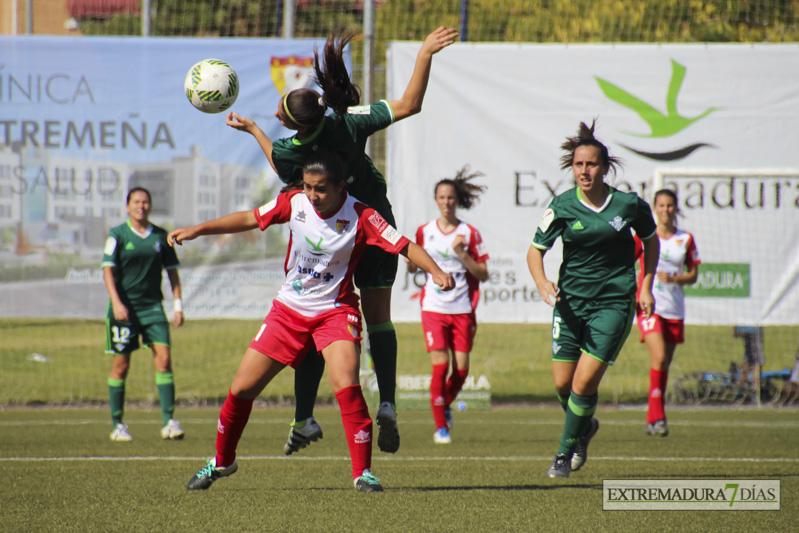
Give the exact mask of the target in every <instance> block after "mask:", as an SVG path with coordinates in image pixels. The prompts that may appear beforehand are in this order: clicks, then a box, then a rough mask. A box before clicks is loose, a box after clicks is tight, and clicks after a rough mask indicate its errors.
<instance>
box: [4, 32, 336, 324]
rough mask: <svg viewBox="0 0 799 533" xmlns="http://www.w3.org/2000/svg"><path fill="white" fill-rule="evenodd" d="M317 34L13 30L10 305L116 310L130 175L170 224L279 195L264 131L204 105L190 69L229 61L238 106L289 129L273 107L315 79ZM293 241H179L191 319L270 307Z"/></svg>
mask: <svg viewBox="0 0 799 533" xmlns="http://www.w3.org/2000/svg"><path fill="white" fill-rule="evenodd" d="M315 45H316V46H323V45H324V41H320V40H313V39H294V40H281V39H172V38H146V39H145V38H104V37H102V38H101V37H85V38H80V39H76V38H59V37H19V36H17V37H0V57H1V58H2V59H1V60H0V316H19V317H71V318H75V317H78V318H102V317H104V316H105V304H106V301H107V299H108V295H107V293H106V291H105V287H104V285H103V281H102V272H101V270H100V261H101V258H102V250H103V243H104V240H105V236H106V235H107V234H108V231H109V229H110V228H112V227H114V226H116V225H119V224H121V223H123V222H124V221H125V220H126V219H127V213H126V210H125V197H126V194H127V191H128V190H129V189H130V188H131V187H134V186H143V187H146V188H147V189H149V190H150V192H151V193H152V195H153V209H152V212H151V217H150V219H151V222H153V223H154V224H157V225H159V226H162V227H164V228H165V229H171V228H175V227H180V226H188V225H193V224H196V223H199V222H202V221H205V220H211V219H214V218H218V217H220V216H223V215H226V214H228V213H231V212H234V211H239V210H245V209H251V208H254V207H256V206H258V205H262V204H263V203H266V202H267V201H268V200H270V199H271V198H272V197H273V196H274V195H275V194H276V193H277V189H278V187H277V186H276V183H277V177H276V175H275V174H274V172H273V171H272V170H271V168H270V166H269V163H268V161H267V159H266V157H265V156H264V154H263V153H262V151H261V149H260V148H259V147H258V144H257V142H256V141H255V140H254V139H253V138H252V137H251V136H250V135H248V134H246V133H242V132H239V131H236V130H234V129H232V128H229V127H228V126H226V125H225V115H226V113H225V112H222V113H218V114H206V113H203V112H200V111H199V110H197V109H195V108H194V107H193V106H192V105H191V104H190V103H189V101H188V99H187V97H186V93H185V92H184V79H185V78H186V74H187V72H188V71H189V68H190V67H191V66H192V65H194V64H195V63H197V62H198V61H200V60H202V59H207V58H214V59H219V60H222V61H225V62H227V63H228V64H229V65H230V66H231V67H233V69H234V70H235V71H236V73H237V75H238V81H239V86H240V90H239V94H238V98H237V100H236V102H235V104H234V105H233V106H232V107H231V110H232V111H235V112H237V113H239V114H240V115H243V116H246V117H249V118H252V119H254V120H255V121H256V122H257V123H258V124H259V126H261V128H262V129H263V130H264V131H265V132H266V134H267V135H268V136H270V137H271V138H278V137H285V136H288V135H290V134H291V133H292V132H290V131H288V130H286V129H285V128H283V127H282V126H281V125H280V123H279V121H278V120H277V119H276V118H275V117H274V116H273V115H274V113H275V111H276V110H277V106H278V103H279V100H280V96H281V95H282V94H283V92H285V91H288V90H290V89H294V88H298V87H309V86H311V85H312V84H313V73H312V67H311V63H312V59H313V50H314V46H315ZM255 233H257V232H255ZM284 243H285V238H284V235H283V234H282V232H281V230H279V229H278V230H274V231H273V230H270V231H268V235H267V237H262V236H260V235H258V236H256V235H254V234H253V235H247V236H236V237H229V236H228V237H225V236H223V237H219V238H214V239H210V238H209V239H203V240H198V241H194V242H191V243H187V244H186V245H185V246H184V247H182V248H180V249H179V250H178V254H179V258H180V259H181V261H182V268H181V271H180V272H181V275H182V278H183V286H184V289H183V295H184V301H185V306H184V307H185V312H186V314H187V316H191V317H194V318H202V317H216V316H223V317H229V318H239V317H250V318H262V317H263V316H264V314H265V312H266V311H268V309H269V306H270V303H271V300H272V298H273V297H274V295H275V293H276V291H277V287H278V286H279V284H280V282H281V281H282V279H283V273H282V261H281V259H282V257H283V256H284V255H285V244H284ZM270 257H271V258H273V260H271V261H267V262H265V261H264V258H270ZM164 278H166V276H164ZM165 287H168V284H165ZM165 293H166V294H167V295H171V291H169V290H166V291H165Z"/></svg>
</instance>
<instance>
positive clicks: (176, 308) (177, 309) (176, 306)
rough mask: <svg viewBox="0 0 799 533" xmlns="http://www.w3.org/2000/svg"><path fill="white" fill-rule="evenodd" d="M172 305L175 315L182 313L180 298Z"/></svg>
mask: <svg viewBox="0 0 799 533" xmlns="http://www.w3.org/2000/svg"><path fill="white" fill-rule="evenodd" d="M172 305H173V309H174V311H175V312H176V313H177V312H181V313H182V312H183V300H181V299H180V298H176V299H175V301H174V302H173V303H172Z"/></svg>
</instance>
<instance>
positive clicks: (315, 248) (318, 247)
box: [305, 237, 325, 255]
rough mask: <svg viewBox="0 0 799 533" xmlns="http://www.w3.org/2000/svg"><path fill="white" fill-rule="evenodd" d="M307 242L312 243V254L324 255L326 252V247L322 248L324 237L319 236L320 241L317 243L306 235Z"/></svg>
mask: <svg viewBox="0 0 799 533" xmlns="http://www.w3.org/2000/svg"><path fill="white" fill-rule="evenodd" d="M305 242H307V243H308V244H310V245H311V251H310V252H309V253H310V254H311V255H322V254H323V253H324V252H325V248H322V237H319V242H317V243H316V244H314V243H313V241H311V239H309V238H308V237H305Z"/></svg>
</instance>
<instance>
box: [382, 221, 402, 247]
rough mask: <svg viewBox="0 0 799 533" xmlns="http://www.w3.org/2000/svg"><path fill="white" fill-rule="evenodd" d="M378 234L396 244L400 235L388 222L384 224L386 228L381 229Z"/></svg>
mask: <svg viewBox="0 0 799 533" xmlns="http://www.w3.org/2000/svg"><path fill="white" fill-rule="evenodd" d="M380 236H381V237H383V238H384V239H385V240H387V241H388V242H390V243H391V244H397V241H399V239H400V237H402V235H400V232H399V231H397V230H396V229H394V228H393V227H391V225H390V224H387V225H386V229H384V230H383V233H381V234H380Z"/></svg>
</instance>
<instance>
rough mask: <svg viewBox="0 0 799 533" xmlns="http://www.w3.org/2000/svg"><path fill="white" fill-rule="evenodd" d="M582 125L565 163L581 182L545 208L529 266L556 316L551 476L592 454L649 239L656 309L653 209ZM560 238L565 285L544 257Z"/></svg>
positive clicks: (647, 278) (648, 303)
mask: <svg viewBox="0 0 799 533" xmlns="http://www.w3.org/2000/svg"><path fill="white" fill-rule="evenodd" d="M594 127H595V122H594V123H592V124H591V127H590V128H589V127H588V126H587V125H586V124H585V123H582V122H581V123H580V129H579V130H578V134H577V136H575V137H568V138H567V139H566V142H564V143H563V144H562V145H561V148H563V149H564V150H565V151H566V154H565V155H564V156H563V157H562V158H561V168H562V169H567V168H571V170H572V173H573V174H574V180H575V182H576V187H574V188H572V189H569V190H568V191H566V192H564V193H562V194H559V195H558V196H556V197H555V198H554V199H553V200H552V203H550V204H549V207H548V208H547V209H546V211H544V216H543V218H542V220H541V223H540V224H539V225H538V229H537V230H536V233H535V237H534V238H533V243H532V245H531V246H530V249H529V251H528V253H527V264H528V266H529V268H530V273H531V274H532V275H533V279H534V280H535V284H536V287H537V288H538V292H539V294H540V295H541V299H542V300H543V301H545V302H547V303H548V304H549V305H551V306H553V307H554V311H553V313H552V375H553V377H554V380H555V390H556V392H557V395H558V399H559V400H560V403H561V405H562V406H563V409H564V411H566V421H565V424H564V426H563V435H562V437H561V440H560V447H559V448H558V451H557V454H556V456H555V460H554V461H553V462H552V465H551V466H550V467H549V470H548V471H547V475H548V476H549V477H569V473H570V472H571V471H572V470H579V469H580V468H581V467H582V466H583V464H584V463H585V461H586V459H587V457H588V443H589V441H590V440H591V438H592V437H593V436H594V435H595V434H596V432H597V430H598V429H599V422H598V421H597V420H596V419H595V418H594V417H593V415H594V412H595V411H596V406H597V397H598V396H597V391H598V390H599V383H600V381H602V376H603V375H604V374H605V371H606V370H607V368H608V366H610V365H612V364H613V363H614V361H615V360H616V356H617V355H618V354H619V351H620V350H621V347H622V345H623V344H624V341H625V339H626V338H627V335H628V334H629V333H630V328H631V326H632V318H633V313H634V312H635V293H636V284H635V268H634V266H635V242H634V240H633V235H632V232H631V231H630V230H631V229H632V230H635V232H636V234H638V235H641V236H642V237H643V243H644V245H643V246H644V277H643V281H642V283H641V289H640V293H639V297H638V301H639V303H640V306H641V309H642V313H643V317H644V318H645V319H648V318H649V317H650V316H651V314H652V313H653V312H654V305H655V299H654V297H653V296H652V280H653V277H654V274H655V267H656V265H657V260H658V240H657V238H655V237H656V234H655V221H654V220H653V219H652V211H651V209H650V207H649V204H647V203H646V202H645V201H643V200H642V199H640V198H639V197H638V196H636V195H635V194H632V193H624V192H621V191H619V190H617V189H615V188H613V187H611V186H609V185H608V184H606V183H605V181H604V178H605V176H606V175H607V173H608V171H609V170H610V171H613V174H614V176H615V174H616V167H617V165H619V164H620V162H619V160H618V159H617V158H615V157H611V156H610V155H609V154H608V149H607V147H606V146H605V145H604V144H602V143H601V142H599V141H598V140H597V139H596V138H595V137H594ZM558 237H560V238H561V240H562V241H563V262H562V263H561V266H560V273H559V277H558V283H557V284H556V283H554V282H553V281H550V280H549V279H548V278H547V276H546V273H545V272H544V254H545V253H546V251H547V250H549V249H550V248H551V247H552V245H553V244H554V242H555V240H556V239H557V238H558Z"/></svg>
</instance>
